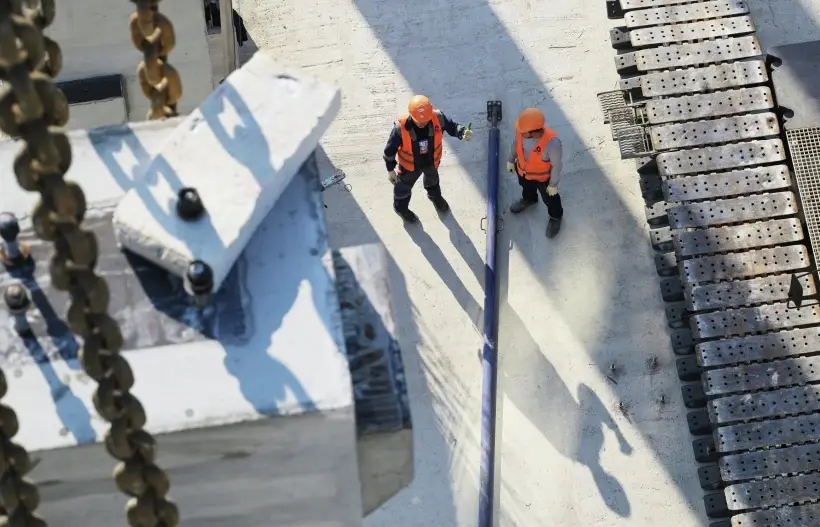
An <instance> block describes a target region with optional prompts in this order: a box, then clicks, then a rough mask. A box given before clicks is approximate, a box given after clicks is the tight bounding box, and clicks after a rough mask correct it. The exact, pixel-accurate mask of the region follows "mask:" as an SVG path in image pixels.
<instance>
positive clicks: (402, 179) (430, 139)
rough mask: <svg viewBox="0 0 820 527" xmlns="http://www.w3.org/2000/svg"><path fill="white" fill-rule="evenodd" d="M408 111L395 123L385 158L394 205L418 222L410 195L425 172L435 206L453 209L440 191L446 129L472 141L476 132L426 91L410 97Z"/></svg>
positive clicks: (426, 185)
mask: <svg viewBox="0 0 820 527" xmlns="http://www.w3.org/2000/svg"><path fill="white" fill-rule="evenodd" d="M407 111H408V114H407V115H405V116H403V117H401V118H400V119H399V120H398V121H396V122H395V123H394V124H393V129H392V130H391V131H390V137H388V138H387V145H386V146H385V147H384V162H385V164H386V166H387V172H388V173H389V180H390V182H391V183H393V209H394V210H395V211H396V213H397V214H398V215H399V216H401V217H402V218H404V220H405V221H407V222H409V223H415V222H417V221H418V216H416V215H415V214H414V213H413V211H411V210H410V197H411V194H412V190H413V185H415V184H416V181H417V180H418V179H419V177H421V176H422V175H424V188H425V189H426V190H427V197H428V198H430V201H432V202H433V204H434V205H435V206H436V209H438V210H439V212H447V211H448V210H450V205H448V204H447V201H446V200H445V199H444V198H443V197H442V195H441V186H440V185H439V178H438V166H439V163H440V162H441V147H442V139H443V133H444V132H447V134H449V135H450V136H452V137H458V138H459V139H461V140H462V141H469V140H470V139H471V138H472V137H473V132H472V131H471V130H469V129H468V128H465V127H463V126H461V125H460V124H458V123H456V122H454V121H451V120H450V119H448V118H447V117H446V116H445V115H444V114H443V113H441V112H440V111H439V110H435V109H433V104H432V103H431V102H430V99H428V98H427V97H425V96H424V95H416V96H414V97H413V98H412V99H410V103H409V104H408V105H407Z"/></svg>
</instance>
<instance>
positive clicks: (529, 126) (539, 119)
mask: <svg viewBox="0 0 820 527" xmlns="http://www.w3.org/2000/svg"><path fill="white" fill-rule="evenodd" d="M545 123H546V120H545V119H544V114H543V113H541V110H539V109H538V108H527V109H526V110H524V111H523V112H521V113H520V114H518V119H516V120H515V129H516V130H518V133H520V134H526V133H527V132H533V131H535V130H541V129H542V128H544V124H545Z"/></svg>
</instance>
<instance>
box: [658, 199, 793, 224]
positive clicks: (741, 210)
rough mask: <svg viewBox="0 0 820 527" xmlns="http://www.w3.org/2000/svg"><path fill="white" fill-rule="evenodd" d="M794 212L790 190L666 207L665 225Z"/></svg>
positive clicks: (723, 222) (760, 216)
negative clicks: (667, 223) (666, 223)
mask: <svg viewBox="0 0 820 527" xmlns="http://www.w3.org/2000/svg"><path fill="white" fill-rule="evenodd" d="M796 213H797V197H796V196H795V195H794V194H793V193H791V192H773V193H771V194H758V195H755V196H744V197H742V198H733V199H719V200H714V201H701V202H698V203H687V204H685V205H679V206H677V207H670V208H669V209H667V214H668V216H669V226H670V227H672V228H673V229H685V228H697V227H710V226H714V225H725V224H727V223H739V222H741V221H753V220H762V219H765V218H777V217H778V216H788V215H791V214H796Z"/></svg>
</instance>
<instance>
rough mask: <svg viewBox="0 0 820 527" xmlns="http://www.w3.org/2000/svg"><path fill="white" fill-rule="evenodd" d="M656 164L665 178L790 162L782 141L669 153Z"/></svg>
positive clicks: (749, 142)
mask: <svg viewBox="0 0 820 527" xmlns="http://www.w3.org/2000/svg"><path fill="white" fill-rule="evenodd" d="M656 160H657V162H658V171H659V172H660V174H661V175H662V176H678V175H684V174H695V173H697V172H711V171H717V170H726V169H731V168H741V167H747V166H752V165H765V164H769V163H778V162H780V161H785V160H786V152H785V149H784V148H783V142H782V141H780V139H764V140H762V141H748V142H745V143H737V144H731V145H723V146H707V147H705V148H692V149H690V150H681V151H678V152H666V153H663V154H659V155H658V157H657V159H656Z"/></svg>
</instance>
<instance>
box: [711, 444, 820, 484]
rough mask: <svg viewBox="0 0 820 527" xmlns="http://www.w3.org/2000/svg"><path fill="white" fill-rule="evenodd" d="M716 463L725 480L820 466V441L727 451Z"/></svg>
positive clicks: (752, 477) (788, 472)
mask: <svg viewBox="0 0 820 527" xmlns="http://www.w3.org/2000/svg"><path fill="white" fill-rule="evenodd" d="M718 466H719V467H720V478H721V479H722V480H723V481H725V482H727V483H729V482H733V481H742V480H747V479H755V478H767V477H772V476H779V475H782V474H794V473H797V472H809V471H813V470H820V444H817V443H814V444H811V445H800V446H792V447H786V448H776V449H770V450H762V451H758V452H744V453H743V454H730V455H728V456H723V457H722V458H720V460H719V461H718Z"/></svg>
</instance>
